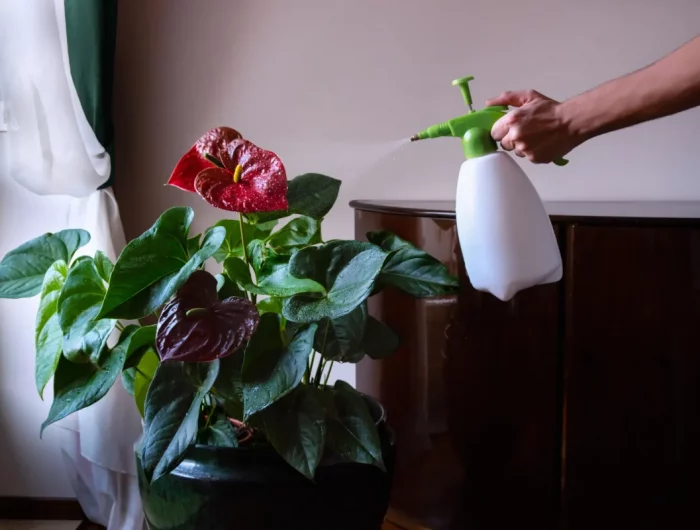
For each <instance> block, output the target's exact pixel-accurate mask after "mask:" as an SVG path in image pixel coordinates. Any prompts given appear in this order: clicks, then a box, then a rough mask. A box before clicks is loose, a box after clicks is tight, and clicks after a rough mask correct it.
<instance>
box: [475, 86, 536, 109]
mask: <svg viewBox="0 0 700 530" xmlns="http://www.w3.org/2000/svg"><path fill="white" fill-rule="evenodd" d="M536 95H537V93H536V92H535V91H533V90H517V91H512V90H507V91H505V92H503V94H501V95H500V96H498V97H497V98H491V99H488V100H486V106H487V107H491V106H494V105H507V106H510V107H522V106H523V105H525V104H526V103H528V102H530V101H532V100H533V99H534V98H535V97H536Z"/></svg>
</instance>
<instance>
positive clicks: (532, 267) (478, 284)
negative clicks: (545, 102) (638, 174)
mask: <svg viewBox="0 0 700 530" xmlns="http://www.w3.org/2000/svg"><path fill="white" fill-rule="evenodd" d="M472 79H473V77H466V78H462V79H457V80H456V81H453V83H452V84H453V85H456V86H459V87H460V89H461V91H462V95H463V97H464V101H465V103H466V104H467V106H468V107H469V112H468V113H467V114H465V115H464V116H460V117H459V118H455V119H452V120H449V121H446V122H444V123H440V124H437V125H433V126H431V127H428V128H427V129H425V130H424V131H421V132H420V133H418V134H416V135H415V136H414V137H413V138H411V140H423V139H427V138H439V137H443V136H452V137H457V138H461V139H462V146H463V148H464V155H465V157H466V158H467V160H466V161H465V162H464V163H463V164H462V167H461V169H460V171H459V179H458V181H457V197H456V206H455V211H456V216H457V233H458V236H459V242H460V246H461V248H462V255H463V257H464V264H465V266H466V270H467V274H468V276H469V281H470V282H471V284H472V286H473V287H474V288H475V289H477V290H479V291H486V292H489V293H491V294H493V295H494V296H496V297H497V298H499V299H500V300H503V301H507V300H510V299H511V298H513V297H514V296H515V295H516V294H517V293H518V292H520V291H522V290H524V289H527V288H529V287H533V286H535V285H540V284H546V283H553V282H557V281H559V280H560V279H561V277H562V262H561V254H560V252H559V246H558V244H557V240H556V236H555V235H554V230H553V228H552V223H551V221H550V220H549V216H548V215H547V212H546V211H545V208H544V205H543V204H542V200H541V199H540V196H539V194H538V193H537V190H536V189H535V187H534V186H533V185H532V182H530V179H529V178H528V177H527V175H526V174H525V172H524V171H523V170H522V169H521V168H520V166H519V165H518V164H517V163H516V162H515V161H514V160H513V159H512V158H511V156H510V155H508V154H507V153H505V152H503V151H499V150H498V144H497V143H496V142H495V141H494V140H493V138H491V128H492V127H493V124H494V123H496V121H498V120H499V119H500V118H502V117H503V115H504V114H505V113H506V112H508V107H486V108H484V109H482V110H478V111H475V110H474V109H473V108H472V99H471V94H470V91H469V81H471V80H472ZM566 163H567V161H566V160H563V159H560V160H557V161H555V164H557V165H565V164H566Z"/></svg>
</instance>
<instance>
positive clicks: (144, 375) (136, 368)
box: [134, 366, 152, 381]
mask: <svg viewBox="0 0 700 530" xmlns="http://www.w3.org/2000/svg"><path fill="white" fill-rule="evenodd" d="M134 370H136V371H137V372H138V373H139V374H141V377H143V378H144V379H148V380H149V381H152V379H151V378H150V377H148V376H147V375H146V374H144V373H143V372H142V371H141V370H139V367H138V366H134Z"/></svg>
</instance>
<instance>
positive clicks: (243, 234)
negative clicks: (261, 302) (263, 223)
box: [238, 213, 258, 304]
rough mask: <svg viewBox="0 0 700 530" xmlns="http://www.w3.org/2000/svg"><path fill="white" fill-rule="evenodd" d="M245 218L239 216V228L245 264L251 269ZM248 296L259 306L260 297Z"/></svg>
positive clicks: (251, 294)
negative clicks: (244, 226) (244, 227)
mask: <svg viewBox="0 0 700 530" xmlns="http://www.w3.org/2000/svg"><path fill="white" fill-rule="evenodd" d="M244 220H245V217H244V216H243V214H242V213H239V214H238V227H239V228H240V230H241V246H242V247H243V261H245V264H246V265H248V267H250V261H249V260H248V244H247V242H246V240H245V230H243V223H244ZM246 294H247V295H250V299H251V300H252V301H253V303H254V304H257V302H258V296H257V295H256V294H254V293H247V292H246Z"/></svg>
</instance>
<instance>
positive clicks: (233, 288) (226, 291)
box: [215, 274, 246, 300]
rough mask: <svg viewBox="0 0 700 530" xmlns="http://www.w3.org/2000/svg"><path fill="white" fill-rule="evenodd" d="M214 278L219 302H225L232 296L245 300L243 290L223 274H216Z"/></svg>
mask: <svg viewBox="0 0 700 530" xmlns="http://www.w3.org/2000/svg"><path fill="white" fill-rule="evenodd" d="M215 278H216V292H217V293H219V300H226V299H227V298H230V297H232V296H237V297H240V298H245V297H246V294H245V291H243V289H241V288H240V287H238V284H236V282H234V281H233V280H231V279H230V278H229V277H228V276H226V275H225V274H217V275H216V276H215Z"/></svg>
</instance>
